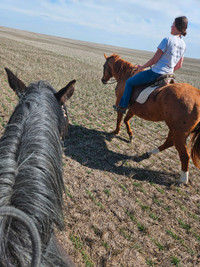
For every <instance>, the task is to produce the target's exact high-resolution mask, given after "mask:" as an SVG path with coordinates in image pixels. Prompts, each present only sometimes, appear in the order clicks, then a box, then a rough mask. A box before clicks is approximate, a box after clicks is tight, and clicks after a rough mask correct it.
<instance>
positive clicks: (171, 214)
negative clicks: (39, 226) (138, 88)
mask: <svg viewBox="0 0 200 267" xmlns="http://www.w3.org/2000/svg"><path fill="white" fill-rule="evenodd" d="M105 42H106V41H105ZM155 49H156V48H155ZM104 53H106V54H107V55H111V54H113V53H116V54H118V55H120V56H121V57H122V58H123V59H126V60H128V61H130V62H132V63H133V64H136V63H137V64H143V63H145V62H146V61H147V60H148V59H149V58H150V57H151V56H152V55H153V54H152V53H151V52H145V51H139V50H132V49H125V48H120V47H114V46H107V45H100V44H94V43H87V42H82V41H76V40H70V39H65V38H58V37H54V36H47V35H41V34H36V33H30V32H24V31H19V30H14V29H9V28H4V27H0V134H1V135H2V133H3V131H4V128H5V126H6V124H7V122H8V120H9V117H10V115H11V114H12V112H13V110H14V107H15V106H16V104H17V102H18V100H17V97H16V95H15V94H14V93H13V92H12V90H11V89H10V87H9V85H8V82H7V77H6V73H5V70H4V67H7V68H9V69H10V70H11V71H13V72H14V73H16V74H17V75H18V77H19V78H20V79H22V80H23V81H24V82H25V83H26V84H27V85H28V84H29V83H30V82H32V81H38V80H47V81H48V82H50V84H51V85H52V86H53V87H54V88H55V89H56V90H59V89H61V88H62V87H64V86H65V85H66V84H67V83H68V82H69V81H70V80H72V79H76V80H77V82H76V89H75V92H74V95H73V96H72V98H71V99H69V101H68V103H67V108H68V114H69V122H70V125H69V135H68V137H67V139H66V140H65V142H64V148H63V173H64V182H65V195H64V202H65V206H64V215H65V225H66V226H65V230H64V231H62V232H58V233H57V234H58V236H59V239H60V241H61V243H62V245H63V247H64V249H65V251H66V252H67V253H68V254H69V255H70V257H71V259H72V261H73V262H74V263H75V264H76V265H77V266H80V267H82V266H95V267H96V266H106V267H107V266H109V267H110V266H131V267H143V266H159V267H170V266H184V267H196V266H200V227H199V225H200V170H198V169H197V168H196V167H195V166H194V164H193V162H192V161H190V182H189V184H188V186H177V184H176V183H175V181H176V180H177V179H178V178H179V174H180V170H181V167H180V160H179V156H178V153H177V151H176V150H175V148H174V147H172V148H170V149H168V150H165V151H163V152H161V153H159V154H157V155H155V156H152V157H150V158H148V159H144V160H142V161H138V160H137V159H138V157H139V156H141V155H142V154H144V153H145V152H146V151H148V150H150V149H153V148H155V147H157V146H159V145H160V144H162V143H163V142H164V140H165V138H166V136H167V134H168V129H167V126H166V125H165V124H164V123H163V122H158V123H155V122H149V121H144V120H142V119H140V118H138V117H134V118H132V119H131V123H130V125H131V128H132V129H133V134H134V135H133V141H132V143H129V137H128V135H127V133H126V128H125V125H124V124H122V127H121V131H120V133H119V135H118V136H112V135H111V134H110V132H111V131H112V130H114V129H115V125H116V112H115V111H114V110H113V108H112V105H113V104H114V103H115V84H109V85H103V84H102V83H101V78H102V74H103V64H104V62H105V59H104ZM176 81H177V82H187V83H189V84H192V85H193V86H195V87H197V88H199V89H200V60H197V59H191V58H185V60H184V64H183V68H182V69H181V70H178V71H177V72H176ZM33 179H34V177H33Z"/></svg>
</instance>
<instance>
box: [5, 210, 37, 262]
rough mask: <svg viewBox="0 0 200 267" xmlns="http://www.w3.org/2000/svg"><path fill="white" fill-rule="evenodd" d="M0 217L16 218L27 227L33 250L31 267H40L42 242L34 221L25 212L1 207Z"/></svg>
mask: <svg viewBox="0 0 200 267" xmlns="http://www.w3.org/2000/svg"><path fill="white" fill-rule="evenodd" d="M0 216H9V217H14V218H16V219H18V220H20V221H21V222H22V223H23V224H24V225H25V226H26V227H27V230H28V232H29V235H30V237H31V241H32V248H33V256H32V261H31V267H39V266H40V263H41V241H40V236H39V233H38V230H37V228H36V226H35V223H34V222H33V220H32V219H31V218H30V217H29V216H28V215H27V214H26V213H24V212H23V211H21V210H19V209H16V208H14V207H8V206H4V207H0Z"/></svg>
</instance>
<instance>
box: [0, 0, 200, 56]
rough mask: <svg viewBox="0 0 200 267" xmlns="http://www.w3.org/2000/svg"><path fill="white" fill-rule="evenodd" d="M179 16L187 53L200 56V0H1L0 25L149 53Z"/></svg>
mask: <svg viewBox="0 0 200 267" xmlns="http://www.w3.org/2000/svg"><path fill="white" fill-rule="evenodd" d="M182 15H185V16H187V17H188V20H189V26H188V34H187V36H186V37H185V42H186V44H187V51H186V55H185V56H186V57H192V58H198V59H200V0H185V1H183V0H176V1H174V0H102V1H101V0H96V1H95V0H1V1H0V26H6V27H11V28H16V29H21V30H27V31H32V32H36V33H43V34H48V35H55V36H61V37H66V38H70V39H76V40H82V41H89V42H94V43H100V44H109V45H114V46H120V47H127V48H133V49H139V50H145V51H152V52H155V51H156V49H157V46H158V44H159V43H160V41H161V40H162V39H163V38H164V37H167V36H170V29H171V25H172V23H173V20H174V18H175V17H177V16H182Z"/></svg>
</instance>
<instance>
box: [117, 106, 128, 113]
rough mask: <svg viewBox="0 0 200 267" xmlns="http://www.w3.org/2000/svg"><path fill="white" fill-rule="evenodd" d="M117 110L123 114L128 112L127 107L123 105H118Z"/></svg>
mask: <svg viewBox="0 0 200 267" xmlns="http://www.w3.org/2000/svg"><path fill="white" fill-rule="evenodd" d="M117 111H119V112H120V113H122V114H125V113H126V108H123V107H120V106H118V107H117Z"/></svg>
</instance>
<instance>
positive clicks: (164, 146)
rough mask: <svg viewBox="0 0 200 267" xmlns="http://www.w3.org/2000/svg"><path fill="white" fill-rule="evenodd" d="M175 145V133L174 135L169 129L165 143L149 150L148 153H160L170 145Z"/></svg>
mask: <svg viewBox="0 0 200 267" xmlns="http://www.w3.org/2000/svg"><path fill="white" fill-rule="evenodd" d="M173 145H174V140H173V135H172V132H171V131H169V133H168V136H167V138H166V140H165V142H164V144H162V145H161V146H159V147H157V148H155V149H153V150H150V151H148V152H147V154H148V155H149V156H151V155H153V154H157V153H159V152H161V151H163V150H165V149H167V148H169V147H172V146H173Z"/></svg>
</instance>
